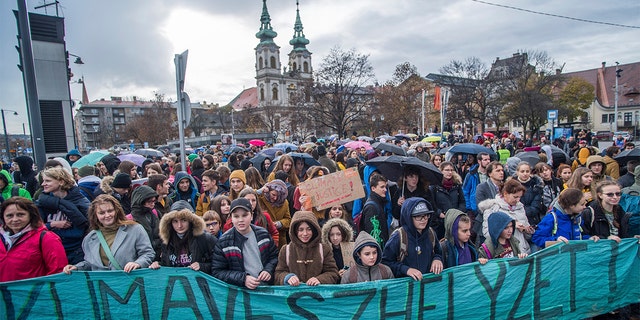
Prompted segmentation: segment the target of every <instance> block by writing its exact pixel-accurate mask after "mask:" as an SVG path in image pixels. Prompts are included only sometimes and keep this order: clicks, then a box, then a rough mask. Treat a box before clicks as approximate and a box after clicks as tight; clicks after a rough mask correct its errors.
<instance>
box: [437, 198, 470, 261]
mask: <svg viewBox="0 0 640 320" xmlns="http://www.w3.org/2000/svg"><path fill="white" fill-rule="evenodd" d="M466 215H467V214H466V213H464V212H462V211H461V210H458V209H455V208H452V209H449V211H447V214H446V216H445V218H444V228H445V233H444V239H443V240H442V241H441V242H440V246H442V255H443V259H442V260H443V262H442V263H443V265H444V267H445V268H451V267H455V266H458V265H460V263H459V260H458V255H459V249H460V250H462V247H460V245H459V244H458V242H459V241H458V228H456V229H455V230H453V225H454V223H455V221H456V220H457V219H458V217H461V216H466ZM469 227H471V222H469ZM469 240H471V239H469ZM464 246H465V247H467V248H469V251H470V252H471V262H475V261H477V260H478V252H477V251H476V248H475V246H474V245H473V243H472V242H470V241H469V242H467V243H465V245H464ZM464 249H466V248H464Z"/></svg>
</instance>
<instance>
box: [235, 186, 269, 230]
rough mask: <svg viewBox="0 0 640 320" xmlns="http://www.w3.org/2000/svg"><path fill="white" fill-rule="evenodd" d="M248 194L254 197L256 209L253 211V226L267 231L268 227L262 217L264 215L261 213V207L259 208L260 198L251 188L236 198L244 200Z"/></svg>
mask: <svg viewBox="0 0 640 320" xmlns="http://www.w3.org/2000/svg"><path fill="white" fill-rule="evenodd" d="M249 194H252V195H253V196H254V197H256V208H255V210H253V224H255V225H257V226H261V227H263V228H265V229H267V230H268V229H269V226H268V225H267V218H266V217H265V216H264V213H262V207H261V206H260V198H259V197H258V193H257V192H256V191H255V190H253V189H251V188H246V189H244V190H242V191H240V195H239V196H238V198H244V197H245V196H246V195H249ZM267 196H269V195H267Z"/></svg>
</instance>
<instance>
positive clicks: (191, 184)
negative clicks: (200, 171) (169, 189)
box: [169, 171, 200, 212]
mask: <svg viewBox="0 0 640 320" xmlns="http://www.w3.org/2000/svg"><path fill="white" fill-rule="evenodd" d="M173 188H174V189H175V190H174V191H173V193H172V194H171V196H169V197H170V198H171V201H173V202H174V203H175V202H176V201H180V200H184V201H186V202H188V203H189V204H190V205H191V211H193V212H195V211H196V206H197V204H198V197H199V196H200V194H199V193H198V185H197V184H196V181H195V180H194V179H193V177H192V176H190V175H189V174H188V173H186V172H184V171H179V172H177V173H176V175H175V179H174V180H173Z"/></svg>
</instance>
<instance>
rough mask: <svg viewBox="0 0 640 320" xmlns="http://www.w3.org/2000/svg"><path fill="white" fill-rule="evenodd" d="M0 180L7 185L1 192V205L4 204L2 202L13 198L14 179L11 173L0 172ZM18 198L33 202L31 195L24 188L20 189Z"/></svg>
mask: <svg viewBox="0 0 640 320" xmlns="http://www.w3.org/2000/svg"><path fill="white" fill-rule="evenodd" d="M0 179H1V180H2V182H4V185H5V187H4V189H2V190H0V193H2V200H1V201H0V203H2V201H4V200H7V199H9V198H11V197H12V196H13V194H12V193H13V179H12V178H11V174H9V171H7V170H0ZM18 196H20V197H24V198H27V199H29V200H31V194H29V191H27V190H26V189H24V188H20V189H18Z"/></svg>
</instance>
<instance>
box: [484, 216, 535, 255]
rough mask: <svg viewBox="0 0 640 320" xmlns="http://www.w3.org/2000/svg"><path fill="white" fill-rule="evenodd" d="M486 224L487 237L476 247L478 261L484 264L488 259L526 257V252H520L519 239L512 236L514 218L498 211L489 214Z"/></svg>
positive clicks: (514, 224)
mask: <svg viewBox="0 0 640 320" xmlns="http://www.w3.org/2000/svg"><path fill="white" fill-rule="evenodd" d="M488 225H489V237H488V238H487V239H486V240H485V242H484V243H483V244H482V245H480V247H479V248H478V255H479V258H478V262H480V263H481V264H485V263H487V260H489V259H497V258H514V257H516V258H520V259H522V258H526V257H527V254H526V253H523V252H520V241H518V239H516V237H514V236H513V232H514V230H516V220H514V219H513V218H512V217H511V216H509V215H508V214H506V213H504V212H501V211H498V212H494V213H493V214H491V216H490V217H489V220H488Z"/></svg>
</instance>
